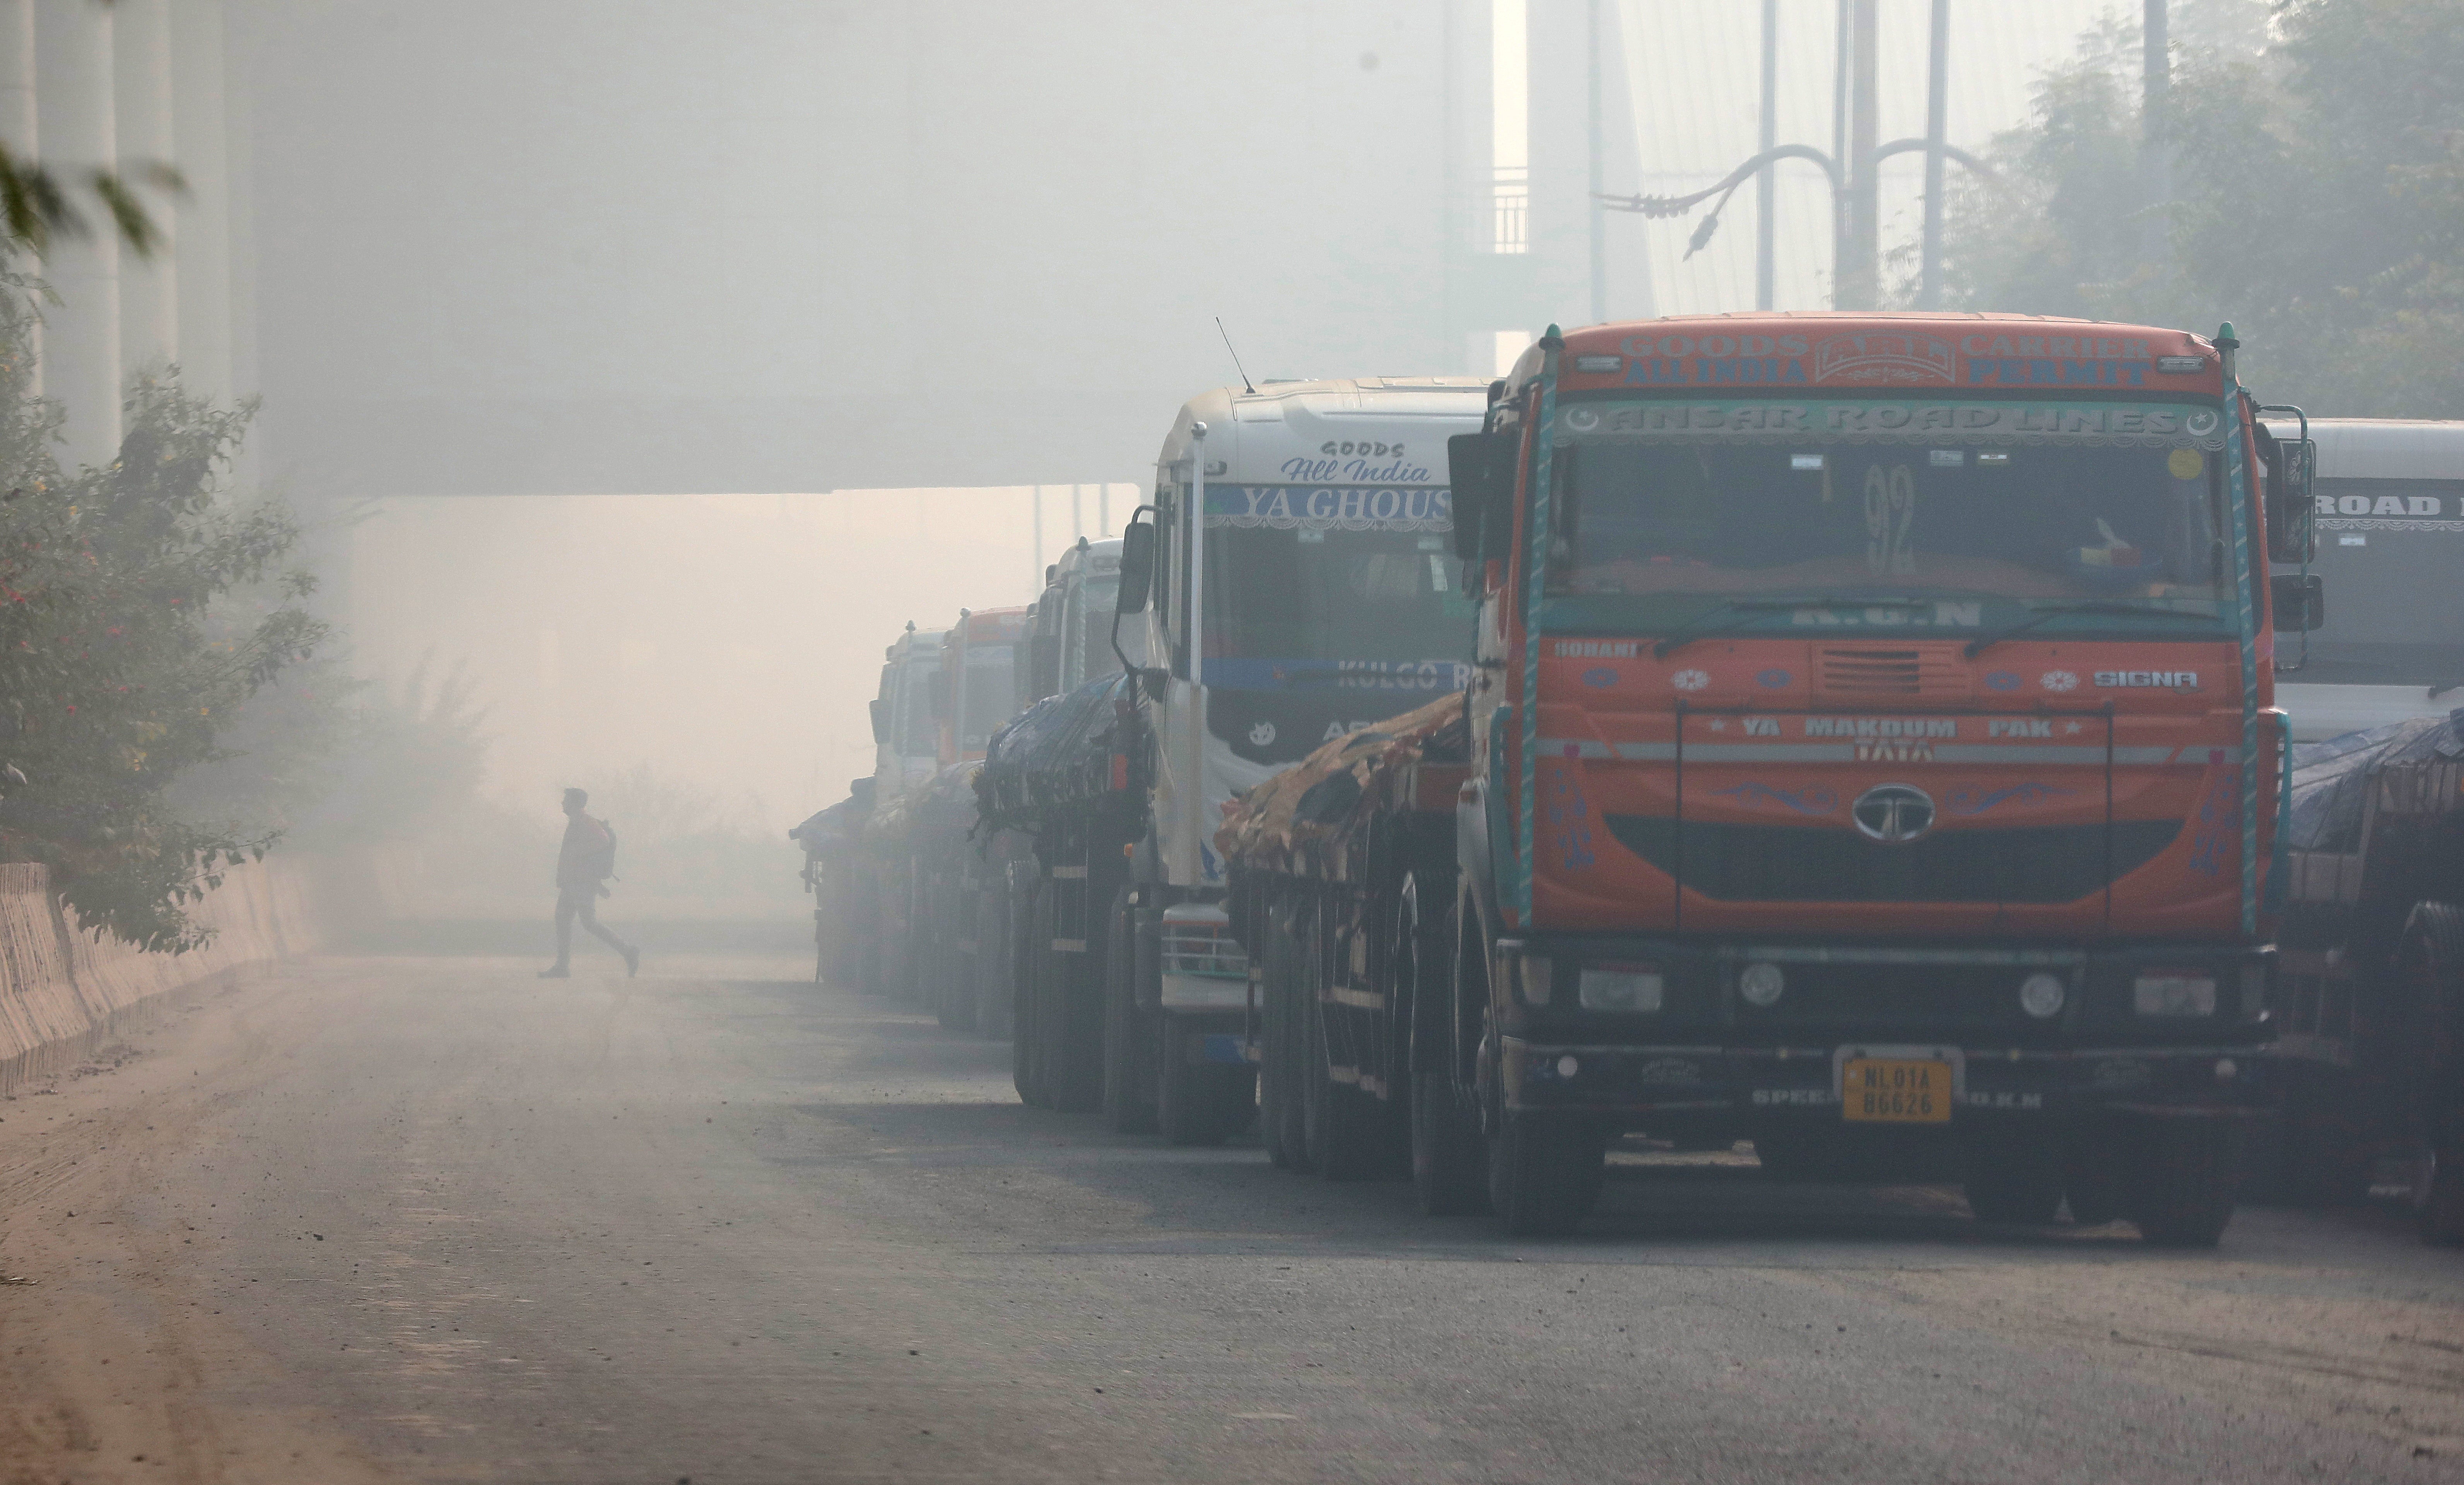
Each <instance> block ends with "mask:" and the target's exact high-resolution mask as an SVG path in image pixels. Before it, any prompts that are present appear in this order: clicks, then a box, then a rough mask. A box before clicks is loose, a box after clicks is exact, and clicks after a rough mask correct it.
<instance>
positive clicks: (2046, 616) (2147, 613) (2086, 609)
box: [1966, 603, 2216, 660]
mask: <svg viewBox="0 0 2464 1485" xmlns="http://www.w3.org/2000/svg"><path fill="white" fill-rule="evenodd" d="M2066 614H2122V615H2127V616H2129V617H2130V618H2133V619H2140V618H2147V619H2196V620H2199V621H2201V622H2206V623H2213V622H2215V620H2216V616H2215V615H2213V614H2194V613H2191V612H2190V611H2189V609H2185V608H2147V607H2145V606H2143V605H2141V604H2137V603H2063V604H2061V605H2059V606H2057V607H2054V608H2040V609H2038V610H2036V611H2035V613H2033V614H2030V615H2029V616H2028V617H2027V618H2025V619H2022V620H2020V621H2019V622H2017V623H2014V624H2010V625H2008V626H2006V627H2004V628H2001V629H1997V630H1995V631H1994V632H1993V633H1991V634H1980V635H1978V636H1977V637H1976V638H1974V639H1972V640H1970V641H1969V642H1968V649H1967V651H1966V653H1967V655H1968V658H1969V659H1970V660H1974V659H1975V658H1976V657H1977V656H1979V655H1982V654H1984V653H1985V652H1986V651H1987V650H1989V649H1991V648H1992V647H1993V646H1994V645H1996V644H2001V643H2002V642H2003V641H2004V640H2007V639H2011V638H2013V637H2014V636H2016V635H2021V634H2025V633H2027V632H2028V631H2029V630H2031V629H2033V628H2035V626H2036V625H2038V624H2040V623H2048V622H2052V621H2054V620H2056V619H2059V618H2061V617H2063V616H2064V615H2066Z"/></svg>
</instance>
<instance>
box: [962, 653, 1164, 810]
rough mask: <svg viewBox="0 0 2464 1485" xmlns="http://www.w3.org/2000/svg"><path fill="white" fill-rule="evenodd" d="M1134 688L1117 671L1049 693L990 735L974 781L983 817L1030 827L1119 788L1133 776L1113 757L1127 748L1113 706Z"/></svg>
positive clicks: (1120, 789)
mask: <svg viewBox="0 0 2464 1485" xmlns="http://www.w3.org/2000/svg"><path fill="white" fill-rule="evenodd" d="M1129 685H1130V682H1129V678H1128V677H1127V676H1126V675H1122V674H1118V673H1115V674H1112V675H1108V676H1106V677H1104V678H1103V679H1102V680H1099V681H1090V682H1089V683H1088V684H1086V685H1085V686H1082V687H1080V688H1077V689H1076V690H1074V691H1067V692H1065V693H1063V694H1061V695H1059V696H1046V697H1045V699H1044V700H1042V701H1039V702H1037V703H1036V704H1035V705H1034V706H1032V707H1029V708H1028V709H1027V710H1024V711H1023V712H1021V713H1020V714H1019V715H1018V716H1016V717H1014V718H1012V719H1011V720H1010V721H1009V722H1008V723H1007V724H1005V725H1004V726H1003V727H1002V728H1001V731H1000V732H995V733H993V735H992V739H991V741H990V742H988V743H987V744H986V745H985V748H984V761H983V767H982V769H981V771H980V772H979V773H978V774H977V775H976V779H975V787H976V798H977V803H978V808H979V811H980V813H981V815H982V817H983V819H985V820H986V821H988V822H990V823H991V824H992V825H993V826H994V827H995V828H998V829H1032V828H1034V826H1035V824H1036V822H1037V821H1038V820H1040V819H1042V817H1043V816H1044V815H1045V814H1046V813H1048V812H1050V811H1052V810H1056V809H1064V808H1067V807H1069V806H1071V805H1076V804H1081V803H1085V802H1088V801H1089V800H1093V799H1096V798H1098V797H1102V796H1106V795H1114V794H1119V793H1122V792H1123V791H1124V789H1125V788H1126V786H1127V784H1128V783H1129V780H1126V779H1123V778H1121V777H1119V776H1117V775H1116V773H1115V770H1114V767H1113V760H1114V758H1115V756H1116V755H1120V754H1124V753H1128V752H1129V751H1130V750H1128V749H1127V748H1126V742H1127V739H1126V738H1125V737H1124V736H1123V735H1122V733H1123V732H1126V730H1127V727H1128V724H1127V723H1126V722H1125V721H1124V720H1123V719H1122V718H1121V717H1120V715H1119V713H1118V710H1117V709H1116V708H1115V706H1114V703H1116V702H1119V701H1125V700H1127V699H1129V697H1130V690H1129ZM1133 767H1134V765H1133ZM1141 776H1142V775H1141Z"/></svg>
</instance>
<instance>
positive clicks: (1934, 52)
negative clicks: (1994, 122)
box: [1917, 0, 2163, 310]
mask: <svg viewBox="0 0 2464 1485" xmlns="http://www.w3.org/2000/svg"><path fill="white" fill-rule="evenodd" d="M2150 3H2152V4H2160V5H2161V4H2162V3H2163V0H2150ZM1949 95H1950V0H1933V35H1932V37H1931V38H1930V45H1929V46H1928V47H1927V49H1926V53H1925V247H1924V259H1923V262H1922V265H1921V267H1920V269H1919V277H1918V279H1917V308H1919V309H1925V310H1938V309H1940V308H1942V206H1943V202H1942V167H1943V158H1942V146H1943V145H1944V144H1945V143H1946V142H1947V140H1946V138H1945V133H1944V130H1945V122H1946V116H1947V113H1948V111H1949V107H1950V98H1949Z"/></svg>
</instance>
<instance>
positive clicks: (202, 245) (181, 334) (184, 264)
mask: <svg viewBox="0 0 2464 1485" xmlns="http://www.w3.org/2000/svg"><path fill="white" fill-rule="evenodd" d="M223 47H224V40H223V4H222V0H172V4H171V156H170V158H171V162H172V164H176V165H178V166H179V167H180V172H181V174H183V175H185V176H187V178H188V196H187V200H185V201H183V202H181V203H180V243H179V264H178V267H179V291H180V292H179V299H178V326H177V332H178V344H179V347H180V373H181V379H182V380H183V381H184V382H187V387H188V390H189V391H191V392H193V393H196V394H197V395H199V396H203V397H210V398H213V399H215V400H216V401H220V402H227V401H229V400H230V399H231V397H233V396H234V395H236V392H237V387H236V385H235V384H234V383H233V382H232V380H231V140H230V134H229V131H228V129H227V127H226V123H225V114H224V103H223V88H224V82H223Z"/></svg>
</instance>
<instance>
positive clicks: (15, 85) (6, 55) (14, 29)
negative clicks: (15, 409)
mask: <svg viewBox="0 0 2464 1485" xmlns="http://www.w3.org/2000/svg"><path fill="white" fill-rule="evenodd" d="M0 142H5V143H6V144H7V145H8V146H9V153H10V154H11V155H12V156H14V157H15V158H17V159H19V160H33V159H36V158H38V157H39V156H40V154H41V149H42V136H41V135H40V134H38V133H37V132H36V131H35V128H34V0H0ZM42 334H43V329H42V326H41V324H39V323H37V324H36V325H35V326H34V366H33V381H32V382H30V383H29V384H28V386H27V390H28V391H30V392H33V393H35V394H36V395H40V394H41V392H42V390H43V362H42V345H43V341H42Z"/></svg>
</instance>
